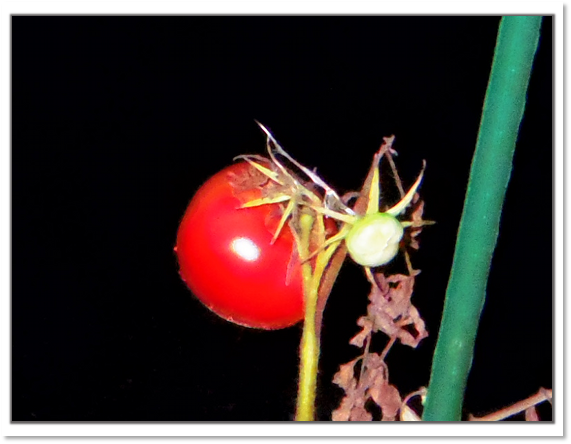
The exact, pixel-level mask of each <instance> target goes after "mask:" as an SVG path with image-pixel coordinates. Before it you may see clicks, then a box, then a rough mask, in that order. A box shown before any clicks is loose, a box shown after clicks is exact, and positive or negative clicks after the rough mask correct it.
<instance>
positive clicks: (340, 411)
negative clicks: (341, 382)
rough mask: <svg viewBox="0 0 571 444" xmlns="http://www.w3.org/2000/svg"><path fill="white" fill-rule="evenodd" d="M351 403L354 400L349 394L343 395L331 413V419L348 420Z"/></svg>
mask: <svg viewBox="0 0 571 444" xmlns="http://www.w3.org/2000/svg"><path fill="white" fill-rule="evenodd" d="M353 403H354V400H353V398H352V397H351V396H345V397H344V398H343V400H342V401H341V405H340V406H339V407H338V408H337V409H336V410H334V411H333V413H332V414H331V419H332V420H333V421H349V417H350V416H351V409H352V408H353Z"/></svg>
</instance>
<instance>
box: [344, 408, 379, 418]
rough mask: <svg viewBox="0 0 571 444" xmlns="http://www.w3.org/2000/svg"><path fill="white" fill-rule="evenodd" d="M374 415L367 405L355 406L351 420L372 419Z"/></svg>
mask: <svg viewBox="0 0 571 444" xmlns="http://www.w3.org/2000/svg"><path fill="white" fill-rule="evenodd" d="M372 420H373V415H371V414H370V413H369V412H368V411H367V410H366V409H365V407H362V406H355V407H353V408H352V409H351V416H350V417H349V421H372Z"/></svg>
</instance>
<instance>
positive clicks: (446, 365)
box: [423, 16, 541, 421]
mask: <svg viewBox="0 0 571 444" xmlns="http://www.w3.org/2000/svg"><path fill="white" fill-rule="evenodd" d="M540 27H541V17H537V16H525V17H503V18H502V20H501V22H500V27H499V31H498V38H497V43H496V49H495V53H494V61H493V64H492V71H491V74H490V80H489V83H488V89H487V92H486V98H485V102H484V107H483V112H482V120H481V122H480V131H479V134H478V141H477V144H476V151H475V153H474V158H473V160H472V168H471V171H470V178H469V181H468V190H467V193H466V200H465V202H464V211H463V214H462V219H461V221H460V228H459V230H458V238H457V243H456V250H455V252H454V262H453V265H452V270H451V274H450V280H449V282H448V288H447V291H446V298H445V302H444V313H443V317H442V324H441V327H440V332H439V336H438V342H437V345H436V350H435V353H434V358H433V362H432V373H431V377H430V384H429V387H428V393H427V396H426V402H425V406H424V415H423V420H424V421H459V420H460V419H461V412H462V402H463V398H464V390H465V387H466V380H467V378H468V373H469V371H470V367H471V364H472V358H473V350H474V343H475V339H476V333H477V329H478V323H479V320H480V314H481V311H482V308H483V305H484V302H485V291H486V284H487V280H488V273H489V269H490V263H491V260H492V255H493V252H494V248H495V245H496V240H497V236H498V232H499V223H500V216H501V211H502V205H503V201H504V196H505V192H506V188H507V185H508V181H509V178H510V174H511V169H512V159H513V153H514V149H515V143H516V139H517V135H518V130H519V125H520V122H521V118H522V116H523V112H524V107H525V99H526V91H527V86H528V83H529V77H530V72H531V67H532V64H533V58H534V55H535V52H536V49H537V44H538V41H539V30H540Z"/></svg>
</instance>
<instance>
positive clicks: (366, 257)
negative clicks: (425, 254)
mask: <svg viewBox="0 0 571 444" xmlns="http://www.w3.org/2000/svg"><path fill="white" fill-rule="evenodd" d="M403 234H404V229H403V226H402V224H401V223H400V222H399V221H398V220H397V218H396V217H394V216H392V215H390V214H388V213H373V214H366V215H365V216H363V217H362V218H360V219H359V220H357V221H356V222H355V223H354V225H353V226H352V227H351V230H350V231H349V233H348V234H347V238H346V239H345V243H346V245H347V250H348V251H349V254H350V255H351V258H353V260H354V261H355V262H357V263H358V264H359V265H362V266H364V267H378V266H380V265H384V264H386V263H388V262H390V261H391V260H392V259H393V258H394V257H395V256H396V255H397V253H398V250H399V242H400V240H401V239H402V236H403Z"/></svg>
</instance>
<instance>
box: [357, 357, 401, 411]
mask: <svg viewBox="0 0 571 444" xmlns="http://www.w3.org/2000/svg"><path fill="white" fill-rule="evenodd" d="M368 357H370V358H373V359H371V360H369V359H367V361H366V365H367V369H366V370H365V372H364V379H365V383H366V385H367V386H368V390H367V395H368V396H369V397H370V398H371V399H372V400H373V401H374V402H375V403H376V404H377V405H378V406H379V407H380V408H381V411H382V414H383V418H382V420H383V421H394V420H395V419H396V417H397V414H398V411H399V409H400V406H401V404H402V398H401V396H400V394H399V392H398V390H397V389H396V387H395V386H393V385H391V384H389V370H388V367H387V364H386V363H385V362H384V361H382V360H381V357H380V356H379V355H377V354H375V353H372V354H370V355H369V356H368Z"/></svg>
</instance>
